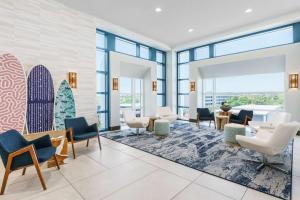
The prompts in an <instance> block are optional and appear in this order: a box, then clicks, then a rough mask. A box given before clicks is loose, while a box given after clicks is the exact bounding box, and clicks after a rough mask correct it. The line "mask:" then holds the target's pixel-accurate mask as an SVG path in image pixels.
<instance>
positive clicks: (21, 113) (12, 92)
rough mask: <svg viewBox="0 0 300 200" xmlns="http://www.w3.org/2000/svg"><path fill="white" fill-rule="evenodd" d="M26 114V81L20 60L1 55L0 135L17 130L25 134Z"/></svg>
mask: <svg viewBox="0 0 300 200" xmlns="http://www.w3.org/2000/svg"><path fill="white" fill-rule="evenodd" d="M25 113H26V80H25V73H24V69H23V67H22V65H21V63H20V62H19V60H18V59H17V58H16V57H15V56H13V55H11V54H4V55H0V134H1V133H3V132H5V131H7V130H10V129H15V130H17V131H19V132H20V133H22V132H23V129H24V124H25Z"/></svg>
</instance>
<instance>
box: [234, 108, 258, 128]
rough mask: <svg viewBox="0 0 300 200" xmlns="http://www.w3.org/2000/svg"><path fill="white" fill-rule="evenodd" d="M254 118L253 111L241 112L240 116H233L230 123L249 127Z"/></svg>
mask: <svg viewBox="0 0 300 200" xmlns="http://www.w3.org/2000/svg"><path fill="white" fill-rule="evenodd" d="M252 118H253V111H252V110H241V111H240V112H239V114H238V115H235V114H231V115H230V119H229V123H235V124H242V125H245V126H246V125H248V122H249V121H251V120H252Z"/></svg>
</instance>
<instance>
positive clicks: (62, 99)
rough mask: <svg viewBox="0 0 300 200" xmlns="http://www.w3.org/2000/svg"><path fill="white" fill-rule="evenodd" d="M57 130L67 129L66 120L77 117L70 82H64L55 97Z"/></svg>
mask: <svg viewBox="0 0 300 200" xmlns="http://www.w3.org/2000/svg"><path fill="white" fill-rule="evenodd" d="M54 115H55V130H64V129H65V119H68V118H74V117H75V116H76V109H75V101H74V96H73V92H72V89H71V88H70V86H69V84H68V82H67V81H66V80H63V81H62V82H61V84H60V86H59V89H58V91H57V94H56V97H55V106H54Z"/></svg>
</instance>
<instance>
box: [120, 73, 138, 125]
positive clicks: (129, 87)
mask: <svg viewBox="0 0 300 200" xmlns="http://www.w3.org/2000/svg"><path fill="white" fill-rule="evenodd" d="M143 94H144V93H143V79H139V78H130V77H121V78H120V121H121V127H124V126H126V124H125V122H124V117H123V114H122V113H123V110H125V109H127V110H132V111H133V112H134V113H135V115H136V116H137V117H142V116H144V105H143V96H144V95H143Z"/></svg>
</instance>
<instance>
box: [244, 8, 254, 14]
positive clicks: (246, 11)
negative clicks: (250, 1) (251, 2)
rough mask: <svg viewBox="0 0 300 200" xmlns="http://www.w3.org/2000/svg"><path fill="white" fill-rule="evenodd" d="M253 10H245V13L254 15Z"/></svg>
mask: <svg viewBox="0 0 300 200" xmlns="http://www.w3.org/2000/svg"><path fill="white" fill-rule="evenodd" d="M252 12H253V10H252V9H251V8H248V9H247V10H245V13H252Z"/></svg>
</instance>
